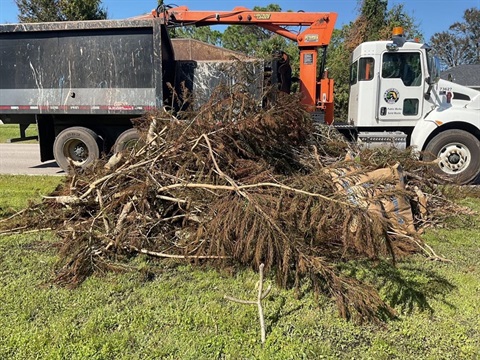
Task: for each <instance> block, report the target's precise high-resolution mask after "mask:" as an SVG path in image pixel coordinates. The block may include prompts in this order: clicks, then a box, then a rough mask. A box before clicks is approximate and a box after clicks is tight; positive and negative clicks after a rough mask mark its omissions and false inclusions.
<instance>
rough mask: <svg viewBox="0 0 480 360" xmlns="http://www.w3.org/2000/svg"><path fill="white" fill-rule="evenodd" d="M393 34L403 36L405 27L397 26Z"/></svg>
mask: <svg viewBox="0 0 480 360" xmlns="http://www.w3.org/2000/svg"><path fill="white" fill-rule="evenodd" d="M392 35H393V36H403V27H401V26H395V27H394V28H393V31H392Z"/></svg>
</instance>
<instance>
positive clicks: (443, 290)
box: [343, 261, 456, 314]
mask: <svg viewBox="0 0 480 360" xmlns="http://www.w3.org/2000/svg"><path fill="white" fill-rule="evenodd" d="M343 268H344V270H345V271H347V272H348V274H349V275H350V276H352V277H355V278H357V279H359V280H362V281H365V282H368V283H371V284H373V286H375V287H376V288H377V289H378V291H379V292H380V294H381V295H382V297H383V299H384V300H385V302H386V303H388V304H389V305H390V306H391V307H393V308H395V309H397V310H400V311H401V312H402V313H406V314H411V313H413V311H414V310H415V309H418V310H419V311H421V312H429V313H433V312H434V309H433V308H432V306H431V305H430V302H431V300H433V299H436V300H440V301H443V302H444V303H445V304H446V305H448V306H450V307H452V306H453V305H452V304H449V303H447V301H446V300H445V296H446V295H447V294H449V293H450V292H451V291H453V290H454V289H456V286H455V285H453V284H452V283H450V282H449V281H448V280H447V279H445V278H444V277H442V276H440V275H439V274H437V273H435V272H434V271H431V270H426V269H424V268H422V267H421V266H416V265H415V264H412V263H403V264H400V265H399V266H398V267H394V266H392V265H391V264H390V263H388V262H386V261H382V262H378V263H376V264H375V266H372V264H371V263H367V262H362V263H358V262H356V263H355V264H348V265H347V266H345V267H343Z"/></svg>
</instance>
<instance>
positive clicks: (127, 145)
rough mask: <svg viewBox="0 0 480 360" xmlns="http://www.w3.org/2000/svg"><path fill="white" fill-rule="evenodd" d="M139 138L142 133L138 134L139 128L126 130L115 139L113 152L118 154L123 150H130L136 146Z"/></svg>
mask: <svg viewBox="0 0 480 360" xmlns="http://www.w3.org/2000/svg"><path fill="white" fill-rule="evenodd" d="M139 140H140V135H139V134H138V131H137V129H128V130H125V131H124V132H123V133H121V134H120V136H119V137H118V138H117V140H116V141H115V144H114V145H113V153H114V154H117V153H120V152H122V151H125V150H129V149H131V148H133V147H135V146H136V145H137V144H138V141H139Z"/></svg>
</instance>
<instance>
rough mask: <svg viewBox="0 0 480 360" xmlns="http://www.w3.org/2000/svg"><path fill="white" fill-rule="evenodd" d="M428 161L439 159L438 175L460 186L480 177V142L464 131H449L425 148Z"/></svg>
mask: <svg viewBox="0 0 480 360" xmlns="http://www.w3.org/2000/svg"><path fill="white" fill-rule="evenodd" d="M425 151H426V153H427V154H426V159H427V160H435V159H438V161H439V162H438V167H436V168H435V170H436V171H437V173H438V174H440V175H443V176H445V177H447V178H448V179H449V180H452V181H455V182H457V183H460V184H468V183H471V182H473V181H474V180H475V179H476V178H477V177H478V176H479V175H480V141H478V139H477V138H476V137H475V136H473V135H472V134H470V133H468V132H466V131H463V130H448V131H444V132H442V133H440V134H438V135H437V136H435V137H434V138H433V139H432V140H431V141H430V142H429V143H428V145H427V147H426V148H425Z"/></svg>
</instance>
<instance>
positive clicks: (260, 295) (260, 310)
mask: <svg viewBox="0 0 480 360" xmlns="http://www.w3.org/2000/svg"><path fill="white" fill-rule="evenodd" d="M264 267H265V264H263V263H262V264H260V267H259V269H258V274H259V278H260V279H259V280H258V296H257V300H255V301H251V300H241V299H237V298H234V297H231V296H228V295H225V296H224V298H225V299H226V300H230V301H233V302H236V303H239V304H244V305H257V307H258V319H259V321H260V333H261V338H262V345H263V344H265V338H266V336H265V318H264V315H263V306H262V300H263V299H265V298H266V297H267V296H268V294H270V291H271V290H272V287H271V286H270V285H269V286H268V288H267V290H265V291H263V268H264Z"/></svg>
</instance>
